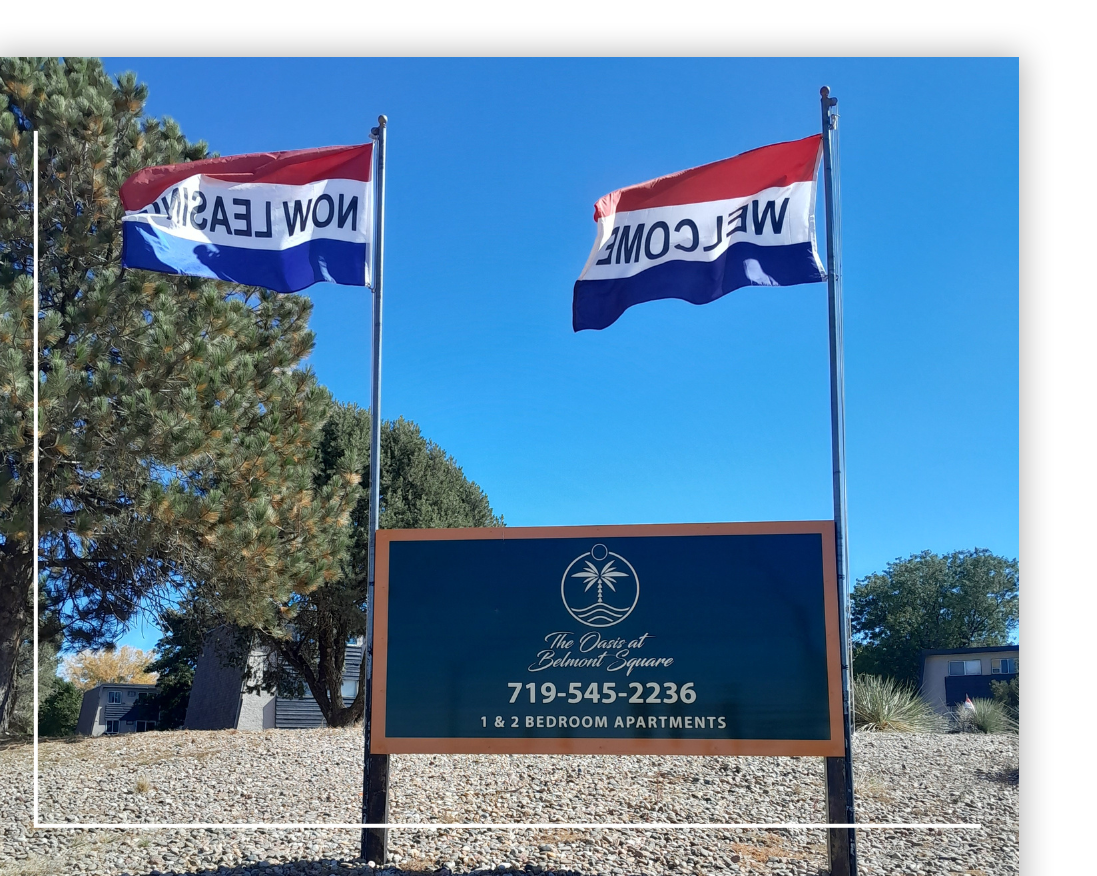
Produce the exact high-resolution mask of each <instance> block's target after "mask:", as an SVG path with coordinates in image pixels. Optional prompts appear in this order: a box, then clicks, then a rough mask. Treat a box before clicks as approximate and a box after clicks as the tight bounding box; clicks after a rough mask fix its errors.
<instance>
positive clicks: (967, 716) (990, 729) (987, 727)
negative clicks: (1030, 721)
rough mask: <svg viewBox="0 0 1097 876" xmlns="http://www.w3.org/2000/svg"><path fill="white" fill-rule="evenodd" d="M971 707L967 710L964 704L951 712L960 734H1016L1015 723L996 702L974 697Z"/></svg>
mask: <svg viewBox="0 0 1097 876" xmlns="http://www.w3.org/2000/svg"><path fill="white" fill-rule="evenodd" d="M971 706H972V707H971V708H970V709H969V708H968V707H967V704H966V703H961V704H960V705H958V706H957V707H956V709H955V711H954V712H953V721H954V723H955V724H956V727H957V729H958V730H959V731H960V732H961V733H1016V732H1017V722H1016V721H1015V720H1013V718H1011V717H1010V716H1009V713H1008V712H1007V711H1006V709H1005V707H1004V706H1003V705H1002V704H1001V703H999V702H998V701H997V700H991V699H986V698H985V697H976V698H975V699H973V700H972V701H971Z"/></svg>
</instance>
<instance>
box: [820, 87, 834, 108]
mask: <svg viewBox="0 0 1097 876" xmlns="http://www.w3.org/2000/svg"><path fill="white" fill-rule="evenodd" d="M819 96H820V97H821V98H822V99H823V106H825V107H828V108H829V107H832V106H838V98H836V97H831V96H830V86H829V85H824V86H823V87H822V88H820V89H819Z"/></svg>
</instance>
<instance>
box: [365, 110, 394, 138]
mask: <svg viewBox="0 0 1097 876" xmlns="http://www.w3.org/2000/svg"><path fill="white" fill-rule="evenodd" d="M388 123H389V117H388V116H378V117H377V127H376V128H371V129H370V132H369V135H370V137H372V138H373V139H374V140H376V139H377V138H378V137H380V136H381V129H382V128H384V127H386V126H387V125H388Z"/></svg>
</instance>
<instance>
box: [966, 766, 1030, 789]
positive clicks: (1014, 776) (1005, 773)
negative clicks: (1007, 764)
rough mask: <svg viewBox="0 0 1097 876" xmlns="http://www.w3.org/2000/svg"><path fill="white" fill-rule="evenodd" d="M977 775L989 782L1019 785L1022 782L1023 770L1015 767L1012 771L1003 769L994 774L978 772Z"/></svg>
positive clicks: (983, 771)
mask: <svg viewBox="0 0 1097 876" xmlns="http://www.w3.org/2000/svg"><path fill="white" fill-rule="evenodd" d="M975 775H977V776H978V777H979V778H981V779H986V780H987V781H988V782H997V783H998V784H1000V785H1017V784H1020V781H1021V768H1020V767H1013V768H1012V769H1001V770H995V771H994V772H987V771H986V770H976V771H975Z"/></svg>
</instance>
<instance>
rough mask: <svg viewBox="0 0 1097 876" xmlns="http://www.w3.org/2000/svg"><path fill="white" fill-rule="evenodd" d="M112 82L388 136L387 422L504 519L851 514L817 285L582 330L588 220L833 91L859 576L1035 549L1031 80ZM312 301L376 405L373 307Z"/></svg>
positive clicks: (423, 71) (243, 134) (521, 68)
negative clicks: (1022, 418)
mask: <svg viewBox="0 0 1097 876" xmlns="http://www.w3.org/2000/svg"><path fill="white" fill-rule="evenodd" d="M105 63H106V66H107V69H108V70H109V71H111V72H116V73H117V72H122V71H124V70H134V71H136V72H137V74H138V77H139V78H140V80H141V81H144V82H146V83H147V84H148V85H149V88H150V98H149V102H148V111H149V112H150V113H152V114H154V115H157V116H162V115H170V116H172V117H174V118H175V119H177V120H178V121H179V122H180V124H181V125H182V127H183V130H184V131H185V133H186V134H187V136H189V137H190V138H191V139H204V140H206V141H208V142H209V144H210V147H211V148H212V149H214V150H216V151H218V152H220V153H221V154H233V153H240V152H254V151H264V150H278V149H296V148H304V147H310V146H325V145H332V144H349V143H359V142H364V141H365V140H366V139H367V138H368V135H369V129H370V127H371V126H372V125H373V124H375V122H376V117H377V115H378V114H379V113H385V114H386V115H388V117H389V121H390V129H389V152H388V159H389V166H388V214H387V223H386V238H387V243H386V260H385V336H384V363H383V384H382V400H381V409H382V416H383V417H385V418H386V419H387V418H393V417H396V416H401V415H402V416H404V417H406V418H409V419H412V420H414V421H415V422H417V423H418V424H419V425H420V426H421V427H422V429H423V432H424V434H425V435H426V436H427V437H429V438H431V439H432V440H434V441H436V442H437V443H438V444H440V445H441V446H442V447H444V448H445V449H446V450H447V451H448V452H449V453H451V454H452V455H453V456H454V457H455V458H456V460H457V461H458V463H459V464H460V465H461V466H462V467H463V468H464V471H465V473H466V474H467V475H468V476H469V477H470V478H471V479H473V480H474V481H476V482H477V483H478V484H480V486H482V487H483V488H484V490H485V491H486V492H487V494H488V496H489V498H490V499H491V502H492V505H493V507H494V508H495V510H496V511H497V512H499V513H501V514H503V515H504V516H505V519H506V522H507V524H508V525H512V526H526V525H565V524H594V523H652V522H656V523H663V522H666V523H670V522H695V521H716V520H732V521H734V520H795V519H817V518H829V517H830V516H831V514H832V505H831V493H830V489H831V487H830V432H829V416H830V414H829V395H828V392H829V389H828V386H829V384H828V370H827V368H828V365H827V312H826V286H825V284H822V283H820V284H814V285H808V286H797V287H791V288H786V289H772V288H752V289H743V290H739V291H736V292H733V293H732V294H730V295H728V296H726V297H725V298H723V299H721V300H719V301H717V302H715V303H712V304H709V305H705V306H703V307H695V306H693V305H689V304H686V303H685V302H681V301H659V302H652V303H649V304H644V305H640V306H638V307H635V308H633V309H631V310H629V311H627V312H626V313H625V315H624V316H623V317H622V318H621V319H620V320H619V321H618V322H617V323H616V324H614V325H613V326H611V327H610V328H608V329H606V330H605V331H601V332H582V333H580V334H574V333H573V332H572V330H571V289H572V284H573V283H574V281H575V279H576V277H577V276H578V274H579V271H580V269H581V268H582V266H583V264H584V262H585V260H586V257H587V254H588V252H589V251H590V247H591V244H592V242H593V239H594V228H595V226H594V222H593V221H592V219H591V215H592V211H593V204H594V201H595V200H597V198H599V197H600V196H601V195H603V194H605V193H606V192H609V191H611V190H613V189H616V188H620V187H622V186H625V185H630V184H632V183H637V182H641V181H644V180H647V179H650V178H652V177H655V176H659V175H662V174H666V173H670V172H673V171H676V170H681V169H683V168H686V167H691V166H695V165H698V164H703V163H705V162H709V161H714V160H717V159H720V158H725V157H727V156H730V155H734V154H736V153H739V152H742V151H745V150H747V149H752V148H755V147H757V146H762V145H765V144H767V143H772V142H776V141H780V140H790V139H796V138H800V137H804V136H807V135H809V134H811V133H814V132H816V131H817V130H818V129H819V99H818V91H819V86H820V85H823V84H827V85H829V86H830V87H831V89H832V92H833V94H834V95H835V96H836V97H838V98H839V106H838V110H839V113H840V115H841V125H840V127H841V158H842V167H841V171H842V178H841V184H842V194H843V217H842V220H843V237H844V253H843V261H844V269H845V339H846V350H845V354H846V359H845V365H846V405H847V417H846V440H847V465H848V504H849V545H850V561H851V573H852V576H853V578H854V579H856V578H860V577H863V576H864V575H866V574H869V573H871V572H873V571H876V570H880V569H882V568H883V567H884V566H885V565H886V564H887V563H888V562H889V561H890V560H893V559H895V558H897V557H905V556H908V555H910V554H911V553H914V552H917V551H921V550H925V549H928V550H933V551H937V552H947V551H952V550H957V549H965V548H973V547H985V548H989V549H990V550H992V551H994V552H996V553H999V554H1004V555H1006V556H1009V557H1016V556H1018V122H1017V107H1018V99H1019V91H1018V64H1017V61H1016V60H1009V59H1007V60H995V59H973V60H963V59H959V60H958V59H922V60H911V59H897V60H885V59H879V60H876V59H866V60H841V59H819V60H810V59H804V60H782V59H759V60H743V59H700V60H698V59H688V60H628V59H615V60H597V59H594V60H588V59H564V60H538V59H521V60H460V59H452V60H413V59H376V60H370V59H367V60H361V59H359V60H329V59H317V60H255V59H248V60H233V59H197V60H189V59H144V58H141V59H114V58H111V59H107V60H106V62H105ZM820 200H821V195H820ZM820 237H821V238H822V225H820ZM820 248H821V249H823V246H822V239H821V240H820ZM824 255H825V253H824ZM308 294H309V295H310V297H311V298H312V300H313V302H314V303H315V310H314V314H313V318H312V327H313V329H314V331H315V332H316V348H315V352H314V353H313V355H312V357H311V359H310V364H311V366H312V367H313V369H314V370H315V371H316V374H317V376H318V378H319V379H320V381H321V382H323V383H324V384H326V385H327V386H328V387H330V389H331V390H332V391H333V393H334V394H335V396H336V397H337V398H338V399H340V400H342V401H352V402H356V403H358V404H360V405H362V406H363V407H365V406H368V403H369V386H370V375H369V368H370V351H369V314H370V299H369V297H368V293H366V292H364V290H360V289H356V290H351V289H344V288H338V287H332V286H327V285H323V286H315V287H313V288H312V289H311V290H310V291H309V293H308ZM155 638H156V636H155V634H154V633H153V632H151V631H148V630H146V631H144V632H141V631H140V630H135V631H134V632H133V633H131V634H130V635H129V636H127V638H126V639H125V641H127V642H130V643H132V644H143V645H144V646H145V647H148V646H150V645H151V644H152V643H153V642H154V641H155Z"/></svg>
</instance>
